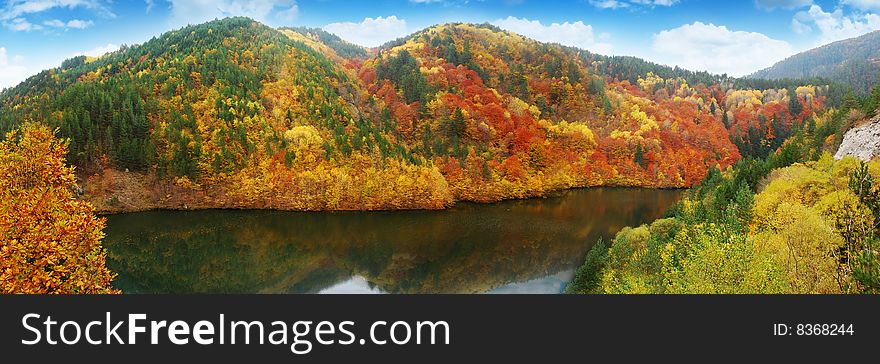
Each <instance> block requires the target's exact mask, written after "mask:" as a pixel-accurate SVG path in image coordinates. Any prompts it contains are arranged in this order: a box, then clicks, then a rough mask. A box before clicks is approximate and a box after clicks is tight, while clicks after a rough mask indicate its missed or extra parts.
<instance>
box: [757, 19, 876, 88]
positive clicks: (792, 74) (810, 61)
mask: <svg viewBox="0 0 880 364" xmlns="http://www.w3.org/2000/svg"><path fill="white" fill-rule="evenodd" d="M878 73H880V31H875V32H872V33H868V34H865V35H863V36H860V37H857V38H852V39H846V40H842V41H838V42H834V43H831V44H828V45H824V46H822V47H819V48H815V49H811V50H809V51H806V52H803V53H799V54H796V55H794V56H791V57H789V58H786V59H785V60H783V61H780V62H779V63H776V64H775V65H773V66H771V67H769V68H766V69H763V70H761V71H758V72H755V73H754V74H752V75H750V76H748V77H749V78H764V79H783V78H807V77H823V78H827V79H830V80H833V81H837V82H841V83H844V84H847V85H850V86H852V88H853V90H855V91H856V92H859V93H863V94H864V93H867V92H868V91H870V90H871V88H872V87H873V86H874V84H875V83H876V82H877V74H878Z"/></svg>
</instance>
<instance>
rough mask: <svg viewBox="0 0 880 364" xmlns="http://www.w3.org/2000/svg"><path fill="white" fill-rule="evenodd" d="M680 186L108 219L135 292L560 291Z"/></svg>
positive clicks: (661, 208) (111, 252) (113, 249)
mask: <svg viewBox="0 0 880 364" xmlns="http://www.w3.org/2000/svg"><path fill="white" fill-rule="evenodd" d="M681 194H682V192H681V191H675V190H651V189H629V188H590V189H574V190H568V191H563V192H560V193H558V194H556V195H554V196H553V197H548V198H544V199H529V200H516V201H506V202H502V203H496V204H473V203H460V204H458V205H456V206H455V207H454V208H452V209H448V210H442V211H386V212H286V211H259V210H244V211H242V210H204V211H150V212H140V213H131V214H121V215H111V216H108V217H107V229H106V230H105V232H106V233H107V237H106V238H105V240H104V245H105V246H106V247H107V250H108V259H107V261H108V265H109V267H110V268H111V269H112V270H113V271H114V272H117V273H118V274H119V277H118V278H117V280H116V281H115V282H114V285H115V286H116V287H117V288H120V289H122V290H123V291H124V292H126V293H560V292H562V291H563V290H564V288H565V285H566V283H567V282H568V281H569V280H571V278H572V277H573V275H574V271H575V269H576V268H577V266H578V265H580V264H581V263H582V262H583V257H584V254H586V252H587V251H588V250H589V248H590V247H591V246H592V245H593V244H594V243H595V242H596V239H598V238H599V237H606V238H608V237H613V234H614V233H616V232H617V231H618V230H620V229H621V228H622V227H624V226H628V225H639V224H642V223H645V222H650V221H651V220H654V219H656V218H658V217H661V216H662V215H663V213H664V212H665V210H666V209H667V208H668V207H669V206H671V205H672V204H674V203H675V202H676V201H677V200H678V199H679V197H680V196H681Z"/></svg>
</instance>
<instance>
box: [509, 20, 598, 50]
mask: <svg viewBox="0 0 880 364" xmlns="http://www.w3.org/2000/svg"><path fill="white" fill-rule="evenodd" d="M492 24H493V25H495V26H497V27H499V28H501V29H505V30H509V31H511V32H514V33H517V34H521V35H524V36H527V37H529V38H532V39H535V40H539V41H542V42H547V43H559V44H563V45H567V46H572V47H578V48H582V49H586V50H589V51H593V52H597V53H604V54H608V53H610V52H611V48H612V47H611V44H608V43H604V42H600V41H597V39H596V35H595V34H594V33H593V26H591V25H588V24H584V22H582V21H577V22H574V23H569V22H565V23H562V24H559V23H553V24H549V25H544V24H541V22H540V21H538V20H529V19H521V18H515V17H512V16H509V17H507V18H506V19H498V20H495V21H493V22H492ZM600 38H603V36H602V35H600Z"/></svg>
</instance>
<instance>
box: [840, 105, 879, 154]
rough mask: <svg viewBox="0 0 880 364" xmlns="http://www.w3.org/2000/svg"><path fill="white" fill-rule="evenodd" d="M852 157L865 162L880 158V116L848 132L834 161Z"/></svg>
mask: <svg viewBox="0 0 880 364" xmlns="http://www.w3.org/2000/svg"><path fill="white" fill-rule="evenodd" d="M847 155H851V156H853V157H856V158H858V159H861V160H863V161H869V160H871V158H874V157H876V156H880V116H878V117H875V118H873V119H871V121H869V122H868V123H867V124H865V125H862V126H860V127H857V128H853V129H852V130H850V131H848V132H846V135H844V137H843V142H842V143H841V144H840V149H838V150H837V154H835V155H834V159H842V158H843V157H844V156H847Z"/></svg>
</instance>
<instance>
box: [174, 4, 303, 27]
mask: <svg viewBox="0 0 880 364" xmlns="http://www.w3.org/2000/svg"><path fill="white" fill-rule="evenodd" d="M169 2H170V3H171V23H172V24H173V25H186V24H199V23H204V22H206V21H209V20H212V19H215V18H225V17H228V16H246V17H249V18H252V19H254V20H257V21H261V22H267V21H268V20H269V19H270V18H271V17H272V16H275V17H278V18H279V19H282V20H292V19H293V18H295V17H296V16H297V14H298V13H299V7H298V6H297V4H296V0H253V1H246V0H169Z"/></svg>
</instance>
